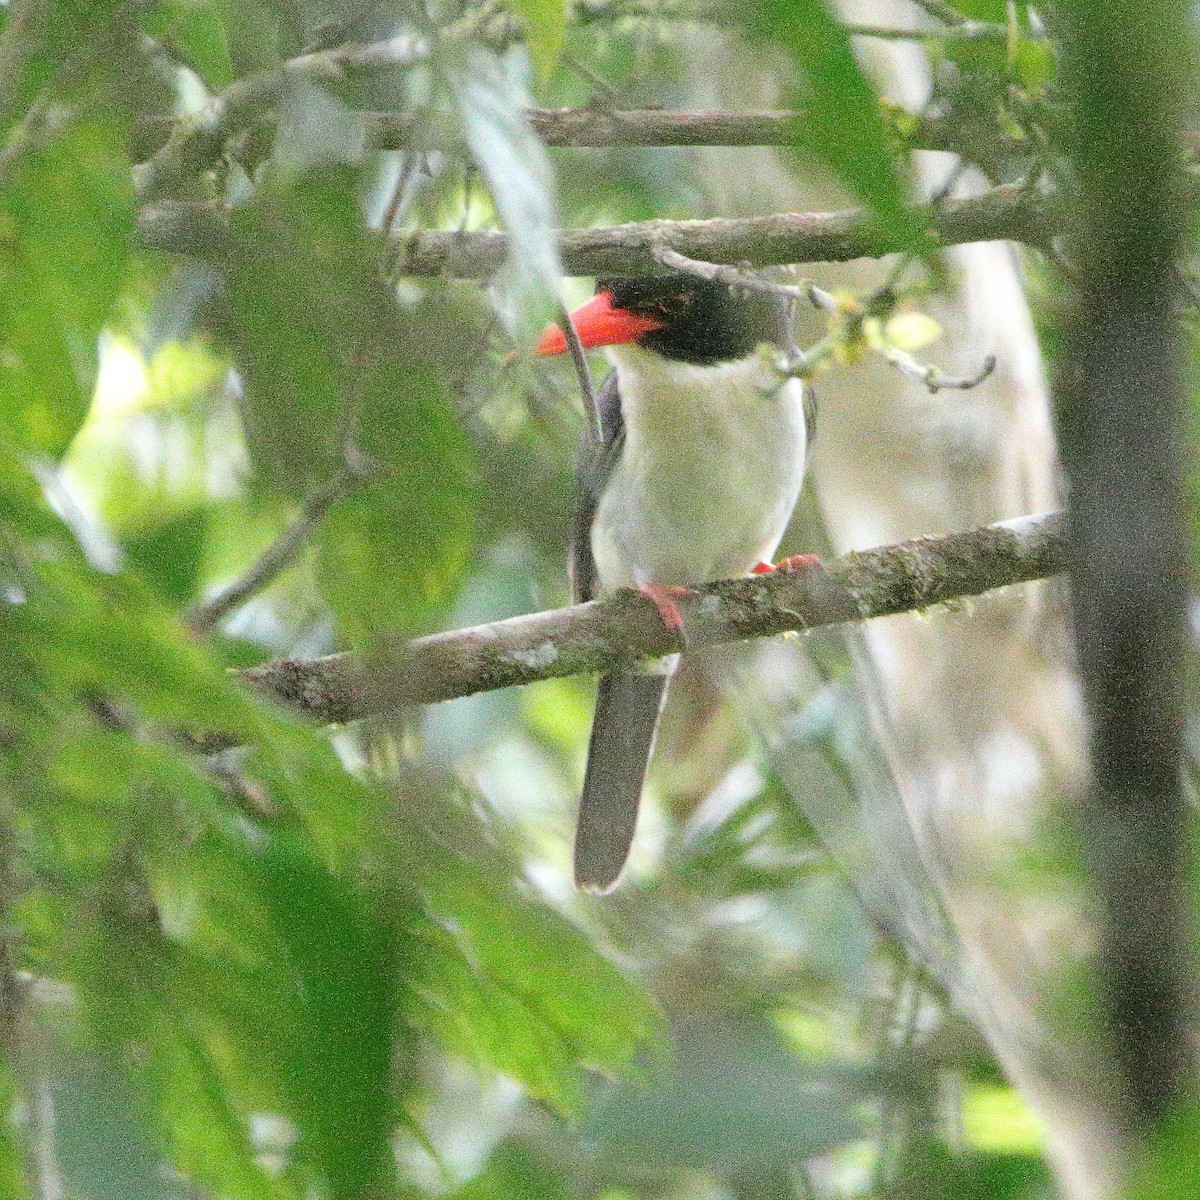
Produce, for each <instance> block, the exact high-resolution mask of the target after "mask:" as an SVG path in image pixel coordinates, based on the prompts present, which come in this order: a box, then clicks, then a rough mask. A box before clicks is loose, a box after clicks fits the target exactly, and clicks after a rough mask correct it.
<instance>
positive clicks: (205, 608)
mask: <svg viewBox="0 0 1200 1200" xmlns="http://www.w3.org/2000/svg"><path fill="white" fill-rule="evenodd" d="M355 478H356V474H355V472H353V471H351V470H350V469H349V468H345V469H343V470H341V471H338V472H337V474H335V475H334V476H333V478H332V479H330V480H329V482H328V483H325V484H324V485H322V486H321V487H319V488H317V490H316V491H314V492H313V494H312V495H311V496H309V498H308V499H307V500H306V501H305V504H304V507H303V508H302V509H301V510H300V515H299V516H298V517H297V518H296V519H295V520H294V521H293V522H292V523H291V524H290V525H289V526H288V527H287V528H286V529H285V530H284V531H283V532H282V533H281V534H280V535H279V536H278V537H277V538H276V539H275V540H274V541H273V542H272V543H271V544H270V545H269V546H268V547H267V548H266V550H264V551H263V553H262V554H261V555H260V556H259V558H258V559H257V560H256V561H255V562H254V563H253V564H252V565H251V566H250V567H249V569H248V570H247V571H246V573H245V574H244V575H242V577H241V578H240V579H237V580H235V581H234V582H233V583H231V584H230V585H229V586H228V587H227V588H225V589H224V590H223V591H220V592H218V593H217V594H216V595H215V596H213V597H211V598H210V599H208V600H206V601H204V602H203V603H202V604H197V605H194V606H193V607H192V608H190V609H189V610H188V611H187V613H185V614H184V622H185V624H186V625H187V626H188V629H189V630H190V631H191V633H192V635H193V636H194V637H203V636H204V635H205V634H207V633H209V632H210V631H211V630H212V629H213V627H214V626H215V625H216V624H217V622H218V621H220V620H222V619H223V618H224V617H225V616H227V615H228V614H229V613H231V612H232V611H233V610H234V609H235V608H237V607H238V606H239V605H241V604H244V603H245V602H246V601H247V600H249V599H250V597H251V596H254V595H257V594H258V593H259V592H261V591H262V590H263V588H265V587H267V586H269V585H270V584H271V583H272V582H274V580H275V578H276V577H277V576H278V575H279V573H280V572H281V571H282V570H283V569H284V568H285V567H287V566H288V564H289V563H291V562H292V561H293V560H294V559H295V557H296V555H298V554H299V553H300V551H301V550H302V549H303V548H304V543H305V542H307V541H308V539H309V537H310V536H311V534H312V532H313V530H314V529H316V527H317V525H318V524H319V523H320V521H321V518H322V517H323V516H324V515H325V514H326V513H327V512H328V511H329V509H330V507H331V506H332V505H334V504H336V503H337V502H338V500H340V499H341V498H342V497H343V496H344V495H345V494H346V492H347V490H348V489H349V487H350V485H351V483H352V482H353V480H354V479H355Z"/></svg>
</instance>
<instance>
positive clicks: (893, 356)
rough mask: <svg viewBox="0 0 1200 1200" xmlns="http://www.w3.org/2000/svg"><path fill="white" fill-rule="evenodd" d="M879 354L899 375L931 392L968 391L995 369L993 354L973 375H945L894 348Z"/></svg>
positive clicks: (941, 371)
mask: <svg viewBox="0 0 1200 1200" xmlns="http://www.w3.org/2000/svg"><path fill="white" fill-rule="evenodd" d="M880 353H882V355H883V357H884V358H885V359H887V361H888V362H889V363H891V364H892V366H893V367H895V368H896V370H898V371H899V372H900V374H901V375H905V376H907V377H908V378H909V379H915V380H916V381H917V382H918V383H922V384H924V385H925V386H926V387H927V388H928V389H929V390H930V391H931V392H940V391H943V390H945V389H947V388H954V389H957V390H959V391H963V392H966V391H970V389H971V388H974V387H978V386H979V385H980V384H981V383H982V382H983V381H984V380H985V379H986V378H987V377H988V376H989V375H990V374H991V373H992V372H993V371H994V370H995V369H996V356H995V355H994V354H989V355H988V356H987V358H985V359H984V360H983V365H982V366H981V367H980V368H979V370H978V371H976V372H975V374H974V375H947V374H945V372H943V370H942V369H941V367H936V366H934V365H933V364H932V363H922V362H918V361H917V359H915V358H913V356H912V355H911V354H909V353H908V352H907V351H905V350H899V349H897V348H896V347H895V346H884V347H883V349H882V350H881V351H880Z"/></svg>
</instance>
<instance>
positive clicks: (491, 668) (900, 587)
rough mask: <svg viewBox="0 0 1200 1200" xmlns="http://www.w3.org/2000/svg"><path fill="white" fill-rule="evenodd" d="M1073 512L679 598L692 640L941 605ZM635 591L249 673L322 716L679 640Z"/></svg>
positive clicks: (584, 665) (1036, 566)
mask: <svg viewBox="0 0 1200 1200" xmlns="http://www.w3.org/2000/svg"><path fill="white" fill-rule="evenodd" d="M1064 562H1065V554H1064V540H1063V534H1062V519H1061V517H1060V515H1059V514H1057V513H1048V514H1043V515H1041V516H1036V517H1021V518H1018V519H1017V520H1014V521H1005V522H1001V523H1000V524H997V525H988V526H985V527H984V528H982V529H976V530H972V531H970V532H966V533H954V534H949V535H948V536H945V537H930V538H916V539H914V540H913V541H908V542H900V543H898V544H896V545H892V546H883V547H881V548H879V549H875V550H866V551H861V552H854V553H850V554H846V555H843V556H842V557H840V558H837V559H834V560H833V561H831V562H830V563H828V564H827V565H826V566H825V567H823V568H818V569H814V570H811V571H800V572H796V573H785V572H776V573H774V574H770V575H758V576H749V577H747V578H745V579H733V580H728V581H725V582H722V583H714V584H709V585H706V586H705V587H702V588H700V589H698V591H697V593H696V595H695V596H694V597H685V598H683V599H682V600H681V601H680V608H681V609H682V611H683V614H684V620H685V622H686V625H687V629H688V644H689V646H699V645H716V644H720V643H724V642H733V641H741V640H745V639H748V638H758V637H769V636H772V635H774V634H778V633H785V632H788V631H796V630H806V629H809V628H812V627H815V626H818V625H829V624H836V623H839V622H845V621H859V620H863V619H865V618H868V617H878V616H886V615H888V614H891V613H898V612H907V611H910V610H913V609H921V608H927V607H929V606H930V605H935V604H943V603H947V602H950V601H953V600H955V599H958V598H960V597H963V596H974V595H978V594H980V593H981V592H986V591H990V590H991V589H993V588H998V587H1007V586H1009V585H1011V584H1014V583H1023V582H1027V581H1029V580H1032V579H1043V578H1045V577H1047V576H1050V575H1054V574H1056V573H1058V572H1060V571H1062V570H1063V569H1064ZM680 649H681V646H680V644H679V639H678V635H677V634H676V633H675V632H673V631H670V630H668V629H666V628H665V627H664V625H663V622H662V620H661V618H660V617H659V616H658V613H657V610H656V609H655V608H654V606H653V605H652V604H650V603H649V602H648V601H647V600H646V599H645V598H644V597H642V596H640V595H639V594H638V593H637V592H632V591H620V592H618V593H616V594H615V595H613V596H611V597H608V598H606V599H604V600H600V601H593V602H591V603H588V604H578V605H574V606H572V607H570V608H564V609H559V610H556V611H553V612H543V613H534V614H532V615H529V616H524V617H515V618H513V619H511V620H507V621H496V622H493V623H492V624H490V625H480V626H476V627H475V628H473V629H460V630H455V631H453V632H450V633H440V634H435V635H433V636H431V637H424V638H418V639H416V640H415V641H412V642H408V643H402V644H400V645H397V646H396V647H395V648H394V652H393V653H392V654H391V655H384V656H381V655H372V656H371V659H370V662H369V664H368V663H367V662H366V661H365V660H362V659H359V658H358V657H356V656H355V655H352V654H334V655H330V656H329V657H326V658H319V659H311V660H279V661H276V662H270V663H264V664H263V665H262V666H259V667H252V668H249V669H248V670H243V671H240V672H238V675H239V676H240V677H241V678H242V679H243V680H244V681H245V682H246V683H248V684H250V685H251V686H252V687H254V688H255V690H257V691H259V692H261V693H262V694H263V695H265V696H268V697H271V698H272V699H275V700H280V701H283V702H285V703H287V704H290V705H292V706H294V707H296V708H299V709H300V710H302V711H303V712H305V713H307V714H308V715H309V716H310V717H312V718H314V719H315V720H317V721H321V722H343V721H351V720H355V719H357V718H360V717H365V716H369V715H370V714H372V713H378V712H386V711H390V710H394V709H397V708H401V707H403V706H405V705H409V704H429V703H433V702H436V701H440V700H452V699H454V698H456V697H459V696H469V695H473V694H474V693H476V692H485V691H491V690H494V689H496V688H505V687H513V686H516V685H518V684H525V683H532V682H534V681H535V680H538V679H550V678H554V677H558V676H563V675H578V674H582V673H585V672H591V671H600V670H609V669H612V668H614V667H617V666H620V665H625V664H629V663H630V662H633V661H635V660H638V659H641V658H646V657H658V656H660V655H664V654H671V653H675V652H676V651H678V650H680Z"/></svg>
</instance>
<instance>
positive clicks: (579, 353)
mask: <svg viewBox="0 0 1200 1200" xmlns="http://www.w3.org/2000/svg"><path fill="white" fill-rule="evenodd" d="M558 324H559V327H560V328H561V329H562V332H563V337H564V338H566V341H567V349H568V350H570V352H571V362H572V363H573V364H574V366H575V375H576V378H577V379H578V380H579V391H580V394H581V395H582V397H583V407H584V411H585V412H586V413H587V421H588V423H587V429H588V437H589V438H590V439H591V441H592V444H593V445H597V446H598V445H599V444H600V443H601V442H602V441H603V440H604V427H603V425H602V424H601V421H600V405H599V403H597V401H596V385H595V383H594V382H593V381H592V372H591V368H590V367H589V366H588V360H587V354H586V353H585V352H584V349H583V343H582V342H581V341H580V340H579V331H578V330H577V329H576V328H575V322H574V321H572V320H571V314H570V313H569V312H568V311H567V306H566V305H565V304H562V303H561V302H560V304H559V306H558Z"/></svg>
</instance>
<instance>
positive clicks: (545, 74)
mask: <svg viewBox="0 0 1200 1200" xmlns="http://www.w3.org/2000/svg"><path fill="white" fill-rule="evenodd" d="M506 3H507V5H508V7H509V8H511V9H512V11H513V12H514V13H516V14H517V16H518V17H520V18H521V20H522V21H524V22H525V44H526V45H527V46H528V47H529V57H530V58H531V59H532V60H533V69H534V71H536V72H537V76H538V78H539V79H543V80H544V79H548V78H549V77H550V76H551V75H552V74H553V73H554V68H555V67H557V66H558V59H559V56H560V55H561V54H562V49H563V43H564V42H565V41H566V38H567V4H566V3H565V0H506Z"/></svg>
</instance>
